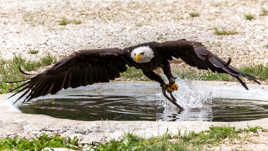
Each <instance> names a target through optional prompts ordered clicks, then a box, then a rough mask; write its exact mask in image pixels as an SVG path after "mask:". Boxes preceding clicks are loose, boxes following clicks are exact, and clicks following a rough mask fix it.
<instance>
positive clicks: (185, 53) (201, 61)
mask: <svg viewBox="0 0 268 151" xmlns="http://www.w3.org/2000/svg"><path fill="white" fill-rule="evenodd" d="M158 49H160V50H161V49H162V50H161V51H165V52H167V51H168V53H170V54H171V55H172V56H173V57H175V58H181V59H182V60H183V61H184V62H185V63H187V64H189V65H190V66H193V67H197V68H198V69H205V70H211V71H213V72H218V73H227V74H229V75H231V76H233V77H234V78H236V79H237V80H238V81H239V82H240V83H241V84H242V85H243V87H244V88H245V89H248V87H247V85H246V83H245V82H243V80H242V79H241V78H240V77H245V78H247V79H248V80H251V81H254V82H256V83H258V84H260V82H259V81H258V80H257V79H256V78H255V77H253V76H251V75H249V74H246V73H243V72H241V71H239V70H238V69H236V68H235V67H233V66H231V65H230V63H231V59H230V58H229V60H228V61H227V62H225V61H224V60H222V59H221V58H219V57H218V56H217V55H215V54H213V53H212V52H210V51H208V50H207V48H206V47H205V46H204V45H203V44H201V43H200V42H194V41H187V40H184V39H181V40H177V41H168V42H164V43H158Z"/></svg>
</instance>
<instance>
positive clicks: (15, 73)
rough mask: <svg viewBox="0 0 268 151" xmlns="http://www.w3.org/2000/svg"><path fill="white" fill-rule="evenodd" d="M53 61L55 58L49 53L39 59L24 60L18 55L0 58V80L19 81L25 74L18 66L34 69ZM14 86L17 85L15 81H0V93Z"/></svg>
mask: <svg viewBox="0 0 268 151" xmlns="http://www.w3.org/2000/svg"><path fill="white" fill-rule="evenodd" d="M55 61H56V59H55V58H54V57H51V56H50V55H48V56H46V57H43V58H41V61H26V60H25V59H22V58H21V57H18V56H16V57H14V58H13V59H12V60H10V61H5V60H0V81H19V80H22V79H24V78H25V76H24V75H23V74H21V73H20V71H19V67H22V68H23V69H24V70H25V71H34V70H37V69H39V68H41V67H44V66H47V65H50V64H52V63H54V62H55ZM16 86H18V84H16V83H13V84H12V83H3V82H0V93H7V92H8V91H9V90H10V89H12V88H14V87H16Z"/></svg>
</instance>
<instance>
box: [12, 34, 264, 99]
mask: <svg viewBox="0 0 268 151" xmlns="http://www.w3.org/2000/svg"><path fill="white" fill-rule="evenodd" d="M144 46H145V47H149V48H150V49H151V50H152V51H153V54H154V56H153V58H152V59H150V62H146V63H144V62H143V63H137V62H135V61H134V60H133V58H131V52H132V51H134V50H136V48H139V47H144ZM173 57H175V58H181V59H182V60H183V61H184V62H185V63H187V64H189V65H190V66H194V67H197V68H199V69H205V70H211V71H213V72H219V73H227V74H230V75H231V76H233V77H235V78H236V79H237V80H238V81H239V82H240V83H241V84H242V85H243V86H244V87H245V88H246V89H248V87H247V85H246V84H245V83H244V82H243V81H242V80H241V79H240V77H245V78H247V79H249V80H252V81H254V82H256V83H258V84H260V83H259V82H258V81H257V79H256V78H255V77H253V76H251V75H248V74H245V73H242V72H240V71H239V70H238V69H236V68H234V67H233V66H231V65H230V63H231V60H228V62H225V61H223V60H222V59H220V58H219V57H218V56H216V55H215V54H213V53H211V52H210V51H208V50H207V49H206V47H205V46H204V45H202V44H201V43H199V42H193V41H187V40H184V39H182V40H177V41H167V42H163V43H158V42H149V43H143V44H140V45H137V46H132V47H128V48H124V49H119V48H110V49H94V50H81V51H78V52H75V53H74V54H72V55H71V56H69V57H67V58H65V59H62V60H60V61H59V62H57V63H56V64H55V65H53V66H52V67H51V68H49V69H47V70H45V71H44V72H42V73H40V74H37V75H35V76H33V77H31V78H29V79H27V80H25V81H24V83H22V84H21V85H20V86H18V87H17V88H15V89H14V90H13V91H15V90H18V91H17V92H16V93H14V94H13V95H12V96H14V95H17V94H18V93H20V92H22V95H21V96H20V97H19V98H18V99H21V98H22V97H24V96H25V99H24V102H25V101H29V100H31V99H33V98H36V97H39V96H43V95H46V94H49V93H50V94H55V93H57V92H58V91H59V90H61V89H66V88H69V87H71V88H76V87H79V86H85V85H90V84H94V83H99V82H108V81H109V80H113V79H115V78H117V77H119V76H120V73H121V72H124V71H126V69H127V68H126V66H127V65H128V66H134V67H136V68H139V69H142V71H143V72H144V74H145V75H146V76H147V77H148V78H150V79H151V80H154V81H157V82H159V83H160V85H161V86H162V88H163V87H166V86H167V85H166V84H165V82H164V81H163V80H162V78H161V77H160V76H159V75H157V74H156V73H154V72H153V70H154V69H156V68H158V67H161V68H163V71H164V74H165V75H166V76H167V78H168V80H169V83H174V82H175V81H174V79H175V77H173V76H172V74H171V70H170V65H169V62H168V61H169V60H172V58H173Z"/></svg>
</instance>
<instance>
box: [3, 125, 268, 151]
mask: <svg viewBox="0 0 268 151" xmlns="http://www.w3.org/2000/svg"><path fill="white" fill-rule="evenodd" d="M262 131H265V130H264V129H263V128H261V127H248V128H245V129H236V128H235V127H229V126H227V127H225V126H223V127H222V126H211V127H209V129H208V130H205V131H201V132H199V133H196V132H192V131H191V132H185V133H182V132H179V133H178V134H177V135H170V134H168V133H166V134H164V135H163V136H160V137H152V138H149V139H145V138H141V137H138V136H135V135H133V134H130V133H128V134H126V135H125V136H124V137H123V138H122V139H120V140H111V141H109V142H107V143H103V144H101V143H94V144H95V145H86V146H85V144H83V145H82V144H81V143H80V141H79V139H77V138H69V137H68V138H63V137H60V136H57V135H54V136H48V135H46V134H43V135H42V136H40V137H37V138H32V139H25V138H18V137H15V138H10V137H7V138H3V139H0V150H14V149H16V150H18V151H23V150H29V151H35V150H42V149H44V148H56V147H62V148H70V149H73V150H88V151H93V150H94V151H192V150H195V151H196V150H204V148H205V146H206V145H210V146H211V145H214V146H217V145H218V144H220V143H221V142H223V140H225V139H228V140H233V139H238V140H239V139H241V137H240V135H239V134H241V133H243V134H247V133H249V132H252V133H254V134H256V135H258V134H259V132H262ZM243 137H246V135H243ZM241 141H243V139H241ZM86 148H87V149H86Z"/></svg>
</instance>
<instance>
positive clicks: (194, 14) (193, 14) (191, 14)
mask: <svg viewBox="0 0 268 151" xmlns="http://www.w3.org/2000/svg"><path fill="white" fill-rule="evenodd" d="M189 15H190V16H191V17H199V16H200V14H199V13H195V12H192V13H189Z"/></svg>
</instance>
